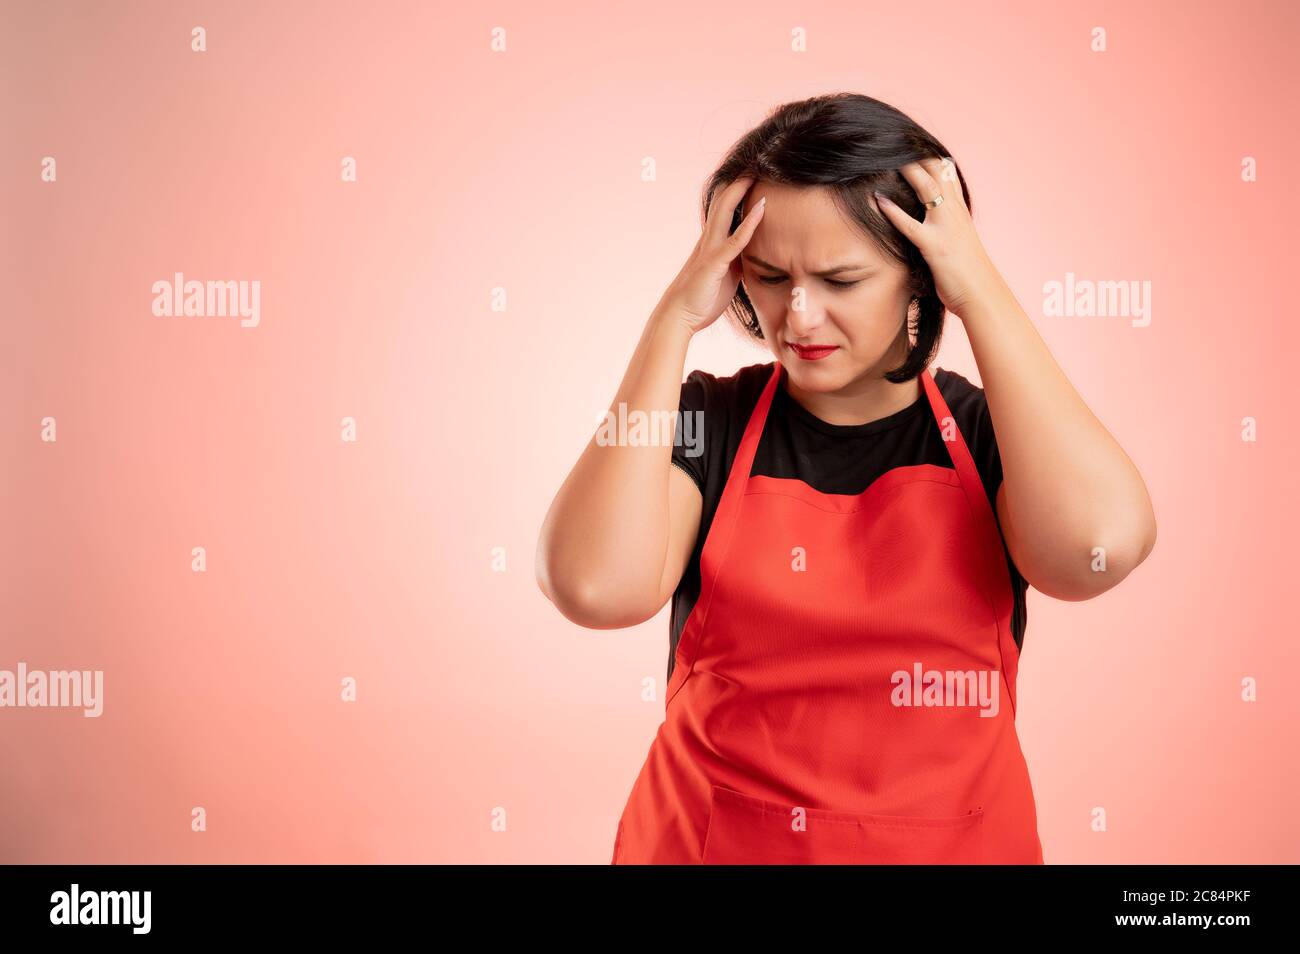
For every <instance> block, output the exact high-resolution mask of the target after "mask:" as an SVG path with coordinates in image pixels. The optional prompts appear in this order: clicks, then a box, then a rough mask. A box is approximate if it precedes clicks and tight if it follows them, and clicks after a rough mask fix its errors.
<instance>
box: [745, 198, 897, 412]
mask: <svg viewBox="0 0 1300 954" xmlns="http://www.w3.org/2000/svg"><path fill="white" fill-rule="evenodd" d="M763 196H767V209H766V211H765V212H764V213H763V221H762V222H760V223H759V226H758V229H757V230H756V231H755V232H754V235H753V236H752V237H751V238H750V240H749V244H748V245H747V246H745V249H744V251H743V252H741V256H742V260H741V261H742V280H743V281H744V283H745V291H746V292H748V294H749V298H750V301H752V302H753V304H754V310H755V311H756V312H757V313H758V322H759V327H761V328H762V329H763V336H764V337H765V338H766V339H767V343H768V346H769V347H770V348H771V349H772V353H773V354H774V355H775V356H776V359H777V360H778V361H780V362H781V364H783V365H784V366H785V367H786V369H787V371H788V373H789V376H790V379H791V380H792V381H793V382H794V383H795V384H797V385H798V386H799V387H800V388H802V389H804V390H807V391H821V392H827V391H838V390H840V389H842V388H845V387H847V386H849V385H851V384H853V383H854V382H857V381H859V380H861V379H864V378H871V377H880V376H881V375H882V374H883V373H884V372H885V371H889V370H890V369H892V368H895V367H897V366H898V365H899V364H900V363H901V362H902V360H903V357H904V356H905V355H906V353H907V347H908V340H907V326H906V318H907V307H908V304H909V303H910V302H911V299H912V295H911V293H910V292H909V290H908V287H907V269H906V268H904V267H903V266H902V265H900V264H899V263H898V262H897V261H895V260H894V259H893V258H891V257H889V256H888V255H886V254H885V253H884V252H882V251H881V250H880V249H878V248H877V247H876V246H875V244H874V243H873V242H872V241H871V240H870V239H869V238H867V236H866V235H864V234H863V233H862V232H861V231H859V229H858V228H857V227H856V226H853V225H851V224H850V222H849V220H848V219H847V217H846V215H845V214H844V213H842V212H841V211H840V210H839V208H838V207H837V206H836V205H835V203H834V200H833V199H832V197H831V193H830V191H829V190H828V189H826V188H824V187H822V186H790V185H780V184H777V183H772V182H758V183H755V185H754V186H753V188H751V189H750V191H749V194H748V195H747V196H746V197H745V203H744V205H745V209H746V211H748V209H749V208H750V207H752V206H753V205H754V203H756V202H757V201H758V200H759V199H760V198H762V197H763ZM868 201H870V202H871V203H872V205H873V206H874V204H875V200H874V199H869V200H868ZM841 268H842V270H839V271H835V272H831V270H832V269H841ZM821 273H828V274H821ZM792 345H830V346H834V348H833V350H831V351H830V352H829V353H826V354H825V356H824V357H814V356H812V355H810V356H801V355H800V354H799V353H798V351H797V350H796V349H794V348H792V347H791V346H792ZM814 354H816V353H814Z"/></svg>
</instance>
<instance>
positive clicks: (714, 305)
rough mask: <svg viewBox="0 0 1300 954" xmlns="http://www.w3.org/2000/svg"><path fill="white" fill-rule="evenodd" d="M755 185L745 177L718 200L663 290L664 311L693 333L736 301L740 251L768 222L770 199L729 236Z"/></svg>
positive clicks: (728, 188)
mask: <svg viewBox="0 0 1300 954" xmlns="http://www.w3.org/2000/svg"><path fill="white" fill-rule="evenodd" d="M753 184H754V177H753V176H742V177H741V178H739V179H737V180H736V181H735V182H732V183H731V184H730V185H728V186H727V187H726V188H725V189H723V190H721V191H720V192H718V193H717V194H715V195H714V196H713V199H712V201H711V202H710V203H709V212H708V215H707V216H706V218H705V222H704V228H703V230H702V232H701V234H700V239H699V241H698V242H696V243H695V248H694V250H692V252H691V257H690V258H689V259H687V260H686V264H685V265H683V266H682V270H681V272H680V273H679V274H678V275H677V277H676V278H675V279H673V283H672V284H671V285H669V286H668V290H667V291H665V292H664V296H663V299H662V300H661V305H660V307H661V308H666V309H667V310H668V311H669V312H670V313H672V314H674V315H676V316H677V317H678V318H679V319H680V320H682V321H684V322H685V323H686V326H687V328H689V329H690V331H691V333H692V334H694V333H695V332H697V331H701V330H703V329H705V328H707V327H708V326H709V325H711V324H713V322H714V321H716V320H717V319H718V316H719V315H721V314H722V313H723V312H724V311H726V310H727V305H729V304H730V303H731V300H732V299H733V298H735V297H736V289H737V287H738V286H739V285H740V276H741V264H740V252H741V250H742V249H743V248H744V247H745V246H746V245H747V244H749V240H750V238H751V237H753V235H754V230H755V229H757V228H758V223H759V222H761V221H762V220H763V207H764V203H765V201H766V200H765V199H760V200H759V201H758V204H757V205H755V206H753V207H752V208H750V210H749V212H748V213H747V214H746V215H745V218H744V220H743V221H742V222H741V223H740V225H739V227H737V229H736V231H735V232H733V233H732V234H730V235H728V234H727V232H728V230H729V229H730V228H731V222H732V220H733V219H734V218H735V214H736V209H737V207H738V206H740V205H741V204H742V203H743V202H744V200H745V196H746V195H747V194H748V193H749V188H750V186H752V185H753Z"/></svg>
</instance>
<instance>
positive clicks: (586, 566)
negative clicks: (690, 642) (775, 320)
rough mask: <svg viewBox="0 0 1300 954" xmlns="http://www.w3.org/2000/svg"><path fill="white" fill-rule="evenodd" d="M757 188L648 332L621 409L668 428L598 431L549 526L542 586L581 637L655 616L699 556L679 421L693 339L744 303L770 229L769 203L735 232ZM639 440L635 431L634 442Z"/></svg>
mask: <svg viewBox="0 0 1300 954" xmlns="http://www.w3.org/2000/svg"><path fill="white" fill-rule="evenodd" d="M752 184H753V180H752V179H739V180H736V181H735V182H733V183H732V184H731V185H729V186H728V187H727V188H726V189H724V190H722V191H721V192H719V193H718V195H716V196H714V198H713V200H712V202H711V203H710V207H709V212H708V214H707V216H706V219H705V222H704V225H703V230H702V234H701V236H700V240H699V242H698V243H697V244H696V246H695V249H694V251H693V252H692V253H691V256H690V258H689V259H688V260H687V263H686V265H685V266H684V267H683V269H682V271H681V273H680V274H679V275H678V276H677V278H676V280H675V281H674V282H673V284H672V285H671V286H670V287H669V288H668V290H667V291H666V292H665V293H664V296H663V298H662V299H661V300H660V302H659V304H658V306H656V308H655V310H654V312H653V313H652V314H651V315H650V319H649V320H648V321H647V322H646V326H645V329H644V330H643V331H642V333H641V340H640V342H639V343H638V344H637V347H636V350H635V351H634V352H633V354H632V359H631V361H630V362H629V363H628V367H627V372H626V373H625V374H624V375H623V382H622V384H621V385H620V386H619V389H618V393H617V394H616V395H615V396H614V401H613V403H612V404H611V405H610V413H611V414H612V420H613V421H615V422H617V421H620V420H625V421H627V422H629V424H632V423H633V422H634V420H635V417H636V416H637V415H644V418H643V419H644V420H646V421H648V422H651V423H652V425H653V422H659V421H668V422H670V423H669V426H668V427H666V428H663V429H660V428H658V427H655V426H648V427H647V428H646V429H645V432H644V435H645V439H636V440H626V441H624V440H620V439H619V438H620V435H619V433H618V429H617V428H614V429H612V433H611V432H610V430H609V429H599V428H598V429H597V431H596V433H595V434H593V435H592V438H591V440H590V441H588V443H587V446H586V448H585V449H584V450H583V452H582V455H581V456H580V457H579V458H578V462H577V463H576V464H575V465H574V467H573V470H572V471H571V472H570V473H569V476H568V477H567V478H566V479H565V481H564V483H563V484H562V485H561V487H560V490H559V492H558V493H557V494H556V495H555V500H554V501H553V502H552V504H551V508H550V510H549V511H548V512H547V514H546V519H545V520H544V521H543V523H542V529H541V534H540V537H539V538H538V542H537V561H536V569H537V584H538V586H539V587H541V590H542V592H543V593H545V594H546V596H547V598H548V599H549V600H550V601H551V602H552V603H554V604H555V606H556V607H557V608H558V609H559V610H560V612H561V613H562V614H564V616H565V617H567V618H568V619H570V620H572V621H573V622H575V623H578V624H579V625H581V626H587V627H589V628H592V629H617V628H621V627H625V626H634V625H636V624H637V623H640V622H644V621H645V620H647V619H649V618H650V617H652V616H654V614H655V613H657V612H659V610H660V608H661V607H662V606H663V605H664V603H665V602H666V601H667V600H668V598H669V597H670V596H671V595H672V593H673V591H674V590H675V589H676V588H677V584H678V582H679V581H680V579H681V575H682V571H683V570H684V569H685V567H686V564H687V561H688V560H689V558H690V554H691V552H692V550H693V549H694V546H695V541H696V537H697V535H698V533H699V525H700V514H701V511H702V509H703V501H702V499H701V497H700V492H699V489H698V488H697V487H696V486H695V483H694V482H693V481H692V480H691V478H690V477H689V476H688V475H687V474H685V473H683V472H682V470H681V469H680V468H678V467H674V466H673V465H672V436H673V435H672V427H671V421H672V415H673V414H675V412H676V411H677V409H678V407H679V404H680V400H681V386H682V371H683V369H684V367H685V363H686V350H687V347H688V346H689V344H690V340H691V337H692V336H693V335H694V334H695V333H696V332H697V331H699V330H701V329H702V328H705V327H707V326H708V325H709V324H711V323H712V322H713V321H715V320H716V319H717V318H718V316H719V315H721V314H722V312H723V311H724V310H725V309H726V306H727V305H728V304H729V303H730V302H731V299H732V298H733V297H734V296H735V294H736V287H737V283H738V282H739V280H740V264H739V254H740V251H741V249H743V248H744V247H745V244H746V243H747V242H748V241H749V238H750V236H752V235H753V234H754V229H756V228H757V227H758V223H759V221H761V219H762V216H763V208H762V204H761V203H759V204H758V205H756V206H755V207H754V208H752V209H751V210H750V211H749V213H748V214H747V215H746V216H745V219H744V221H743V222H741V223H740V225H739V227H737V228H736V230H735V231H734V232H732V231H731V223H732V221H733V216H734V213H735V210H736V208H737V207H738V206H739V205H740V203H741V202H742V201H743V199H744V197H745V194H746V192H747V191H748V189H749V187H750V185H752ZM636 433H637V432H636V431H635V430H634V429H633V427H632V426H629V427H628V429H627V435H626V436H628V437H629V438H631V437H633V435H635V434H636ZM610 437H613V438H615V439H614V440H612V441H611V440H610V439H609V438H610ZM705 439H706V440H707V439H708V437H707V435H706V436H705Z"/></svg>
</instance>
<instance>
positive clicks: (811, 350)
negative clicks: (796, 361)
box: [786, 342, 839, 361]
mask: <svg viewBox="0 0 1300 954" xmlns="http://www.w3.org/2000/svg"><path fill="white" fill-rule="evenodd" d="M786 346H787V347H788V348H790V350H791V351H793V352H794V353H795V354H797V355H798V356H799V357H801V358H803V359H804V360H805V361H817V360H819V359H821V358H824V357H826V356H827V355H828V354H831V353H832V352H834V351H838V350H839V345H797V344H790V343H789V342H786Z"/></svg>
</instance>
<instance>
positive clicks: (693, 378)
mask: <svg viewBox="0 0 1300 954" xmlns="http://www.w3.org/2000/svg"><path fill="white" fill-rule="evenodd" d="M931 371H932V373H933V374H934V380H935V384H937V385H938V387H939V393H940V394H942V395H943V399H944V401H945V402H947V404H948V410H949V411H951V412H952V417H953V420H954V421H955V422H956V424H957V429H958V430H960V431H961V435H962V438H963V439H964V440H965V441H966V446H967V447H968V448H970V453H971V457H972V458H974V460H975V466H976V468H977V469H978V470H979V473H980V480H981V482H982V483H983V484H984V490H985V492H986V493H987V494H988V498H989V504H990V506H992V507H993V515H994V518H995V519H996V518H997V503H996V501H997V492H998V487H999V486H1001V484H1002V458H1001V457H1000V456H999V454H998V445H997V439H996V437H995V435H994V433H993V419H992V418H991V417H990V416H989V411H988V404H987V402H986V400H985V397H984V389H983V388H980V387H976V386H975V385H974V384H972V383H971V382H970V381H968V380H967V379H966V378H964V377H962V376H961V375H960V374H957V373H956V372H955V371H947V370H944V369H942V368H932V369H931ZM771 374H772V362H768V363H767V364H751V365H749V366H748V367H745V368H741V369H740V370H738V371H737V372H736V373H735V374H733V375H731V376H729V377H725V378H719V377H716V376H715V375H712V374H710V373H708V372H707V371H692V372H691V373H690V374H689V375H688V376H687V378H686V380H685V381H684V382H683V383H682V391H681V405H680V410H681V412H682V413H686V412H688V411H702V412H703V427H702V428H695V429H694V431H689V430H687V429H686V427H685V426H683V427H682V438H681V440H680V441H674V442H673V450H672V460H673V463H674V464H676V465H677V466H678V467H680V468H681V469H682V470H684V471H686V473H688V474H690V476H691V477H692V478H693V479H694V481H695V484H696V486H698V487H699V488H700V493H701V495H703V497H704V508H703V511H702V513H701V515H700V532H699V536H698V537H697V538H696V541H695V550H694V552H693V553H692V554H691V561H690V563H689V564H688V565H687V567H686V570H685V572H683V573H682V579H681V582H680V583H679V584H678V587H677V591H676V592H675V593H674V594H673V600H672V622H671V627H670V631H669V644H668V678H669V679H671V678H672V674H673V664H674V661H675V656H676V652H677V642H678V640H679V639H680V638H681V634H682V629H683V628H684V627H685V625H686V618H687V617H688V616H689V615H690V613H691V609H692V608H693V607H694V606H695V601H696V600H697V599H698V598H699V595H700V554H701V553H702V552H703V550H704V540H705V538H706V537H707V536H708V533H709V527H710V526H712V524H713V515H714V512H715V511H716V510H717V508H718V503H719V501H721V499H722V490H723V488H724V487H725V486H726V483H727V474H728V473H729V472H730V471H731V464H732V461H733V460H735V457H736V452H737V450H738V449H739V447H740V439H741V437H742V436H743V435H744V433H745V425H746V424H747V423H748V422H749V417H750V414H751V413H752V412H753V410H754V407H755V406H756V405H757V404H758V398H759V395H760V394H762V392H763V388H764V386H765V385H766V384H767V381H768V378H769V377H771ZM695 420H699V418H694V417H693V418H692V421H695ZM701 448H702V453H701ZM917 464H934V465H936V466H939V467H947V468H949V469H952V466H953V464H952V456H951V455H950V453H949V451H948V445H947V444H945V443H944V440H943V434H942V433H941V431H940V430H939V424H938V422H937V421H936V420H935V417H934V414H933V413H932V411H931V409H930V401H929V399H928V398H927V397H926V396H925V394H924V393H921V394H920V395H918V397H917V400H916V401H914V402H913V403H912V404H911V405H909V406H908V407H905V408H903V410H901V411H898V412H896V413H894V414H890V415H889V416H887V417H882V418H880V419H879V420H875V421H870V422H868V423H866V424H828V423H827V422H825V421H823V420H821V419H820V418H818V417H816V416H815V415H814V414H812V412H810V411H809V410H807V409H806V408H805V407H804V406H803V405H801V404H799V402H797V401H795V400H794V399H793V398H791V397H790V395H789V394H787V393H786V390H785V388H784V387H783V386H781V385H780V384H778V386H777V388H776V393H775V394H774V395H773V396H772V406H771V408H770V410H769V411H768V416H767V422H766V424H765V425H764V427H763V435H762V438H761V439H760V440H759V442H758V449H757V450H756V452H755V454H754V468H753V473H754V475H756V476H760V475H761V476H766V477H777V478H794V479H796V480H801V481H803V482H804V483H806V484H808V485H809V486H810V487H812V488H813V489H814V490H816V491H818V492H819V493H824V494H860V493H862V491H864V490H866V489H867V487H868V486H870V485H871V483H872V482H873V481H874V480H876V479H877V478H878V477H880V475H881V474H884V473H885V472H886V471H889V470H893V469H894V468H895V467H910V466H914V465H917ZM999 529H1001V526H1000V524H999ZM1002 550H1003V553H1004V554H1005V555H1006V559H1007V568H1008V570H1009V571H1010V574H1011V589H1012V592H1013V594H1014V597H1015V606H1014V610H1013V612H1012V617H1011V632H1012V635H1013V636H1014V637H1015V641H1016V646H1017V647H1020V646H1021V645H1022V644H1023V642H1024V633H1025V622H1026V619H1025V589H1026V586H1027V584H1026V582H1025V579H1024V577H1022V576H1021V575H1020V571H1019V570H1017V569H1016V565H1015V562H1014V561H1013V560H1012V559H1011V554H1010V552H1008V551H1007V549H1006V543H1005V541H1004V542H1003V548H1002Z"/></svg>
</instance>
